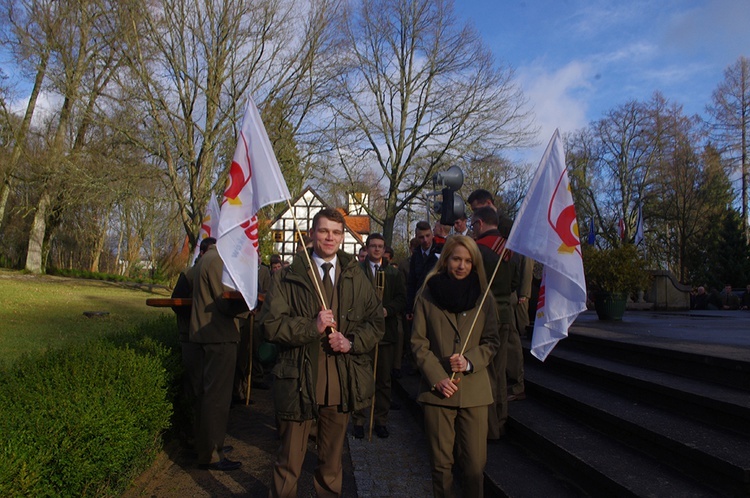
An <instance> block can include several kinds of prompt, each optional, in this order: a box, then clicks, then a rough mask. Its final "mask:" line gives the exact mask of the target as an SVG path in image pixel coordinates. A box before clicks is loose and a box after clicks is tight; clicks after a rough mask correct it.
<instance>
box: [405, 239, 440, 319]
mask: <svg viewBox="0 0 750 498" xmlns="http://www.w3.org/2000/svg"><path fill="white" fill-rule="evenodd" d="M442 249H443V246H442V245H439V244H436V243H435V242H433V243H432V246H430V250H429V252H428V253H427V255H426V256H425V255H424V253H423V252H422V248H421V247H417V248H416V249H414V251H412V253H411V258H410V259H409V277H408V280H407V281H406V313H411V312H412V309H413V308H414V298H415V297H417V293H418V292H419V289H420V288H421V287H422V284H423V283H424V278H425V277H426V276H427V274H428V273H430V270H432V268H433V267H434V266H435V263H437V260H438V258H439V257H440V251H441V250H442Z"/></svg>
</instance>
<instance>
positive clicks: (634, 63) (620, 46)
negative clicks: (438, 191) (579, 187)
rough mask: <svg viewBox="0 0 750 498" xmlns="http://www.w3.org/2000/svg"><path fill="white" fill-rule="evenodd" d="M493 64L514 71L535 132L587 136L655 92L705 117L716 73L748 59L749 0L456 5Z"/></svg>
mask: <svg viewBox="0 0 750 498" xmlns="http://www.w3.org/2000/svg"><path fill="white" fill-rule="evenodd" d="M455 9H456V12H457V14H458V16H459V17H460V18H461V19H464V20H468V21H470V22H472V23H473V24H474V26H475V27H476V28H477V30H478V31H479V32H480V34H481V35H482V38H483V39H484V40H485V42H486V43H487V44H488V45H489V47H490V49H491V50H492V52H493V54H494V55H495V58H496V60H498V61H504V62H505V63H508V64H510V65H511V66H512V67H514V68H515V70H516V80H517V82H518V83H519V84H520V85H521V87H522V88H523V90H524V93H525V95H526V97H527V98H528V99H529V101H530V104H531V105H532V107H533V110H534V113H535V115H536V124H537V125H538V126H540V127H541V132H540V135H539V142H540V145H539V147H537V148H535V149H533V150H529V151H526V152H524V153H523V154H522V155H521V158H522V159H524V160H527V161H529V162H532V163H533V165H534V166H536V163H537V162H538V161H539V159H540V158H541V154H542V152H543V149H544V147H545V146H546V144H547V142H548V141H549V139H550V137H551V136H552V132H553V131H554V129H555V128H559V129H560V131H561V132H562V133H565V132H570V131H573V130H576V129H578V128H582V127H585V126H586V125H587V124H588V123H589V122H591V121H593V120H597V119H600V118H602V117H603V116H604V113H605V112H606V111H608V110H610V109H612V108H614V107H616V106H618V105H619V104H622V103H625V102H626V101H628V100H630V99H638V100H646V99H648V98H650V97H651V95H652V94H653V92H654V91H656V90H659V91H661V92H662V93H663V94H664V96H665V97H666V98H667V99H669V100H671V101H674V102H677V103H680V104H682V105H683V107H684V111H685V113H686V114H701V115H704V110H705V107H706V105H707V104H709V103H710V101H711V93H712V92H713V90H714V89H715V88H716V86H717V85H718V84H719V82H720V81H721V80H722V79H723V75H724V70H725V69H726V68H727V67H728V66H729V65H731V64H733V63H734V62H735V61H736V60H737V59H738V58H739V57H740V56H741V55H744V56H746V57H750V0H649V1H643V0H619V1H613V0H526V1H512V0H456V3H455Z"/></svg>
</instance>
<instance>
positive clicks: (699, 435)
mask: <svg viewBox="0 0 750 498" xmlns="http://www.w3.org/2000/svg"><path fill="white" fill-rule="evenodd" d="M591 377H592V376H590V375H586V376H585V377H581V376H576V377H568V376H567V375H564V374H561V373H560V371H559V370H558V369H557V368H555V367H554V365H546V364H540V363H538V362H537V363H530V364H527V366H526V389H527V395H528V396H532V397H534V398H535V399H540V400H542V401H543V402H544V403H545V404H547V405H548V406H549V407H550V409H554V410H555V411H559V412H562V413H565V414H566V415H567V416H571V417H573V418H574V419H575V420H577V421H579V422H582V423H585V424H586V425H588V426H590V427H592V428H593V429H595V430H597V431H600V432H601V433H602V434H603V435H606V436H608V437H611V438H613V439H616V440H618V441H620V442H622V443H624V444H626V445H628V446H629V447H632V448H635V449H638V450H640V451H642V452H643V453H644V454H647V455H649V456H650V457H651V458H655V459H657V460H658V461H660V462H662V463H665V464H667V465H669V466H671V467H673V468H675V469H678V470H679V471H680V472H682V473H683V474H684V475H687V476H691V478H694V479H696V480H698V481H699V482H703V483H707V484H709V485H711V486H713V487H715V488H717V489H721V490H722V491H725V492H728V493H730V494H733V495H746V494H748V493H749V492H750V484H749V483H750V439H748V438H747V437H744V436H741V435H738V434H736V433H734V432H731V431H727V430H725V429H722V428H718V427H716V426H715V424H707V423H702V422H697V421H695V420H693V419H691V418H687V417H686V416H683V415H682V414H679V413H675V412H670V411H666V410H663V409H661V408H658V407H654V406H651V405H650V404H648V403H647V402H644V401H643V400H642V399H641V398H640V397H639V396H638V392H630V393H622V392H621V390H620V389H619V388H618V386H617V385H616V384H613V385H611V386H609V388H610V389H609V390H608V389H607V388H606V387H602V386H601V385H600V382H601V376H599V377H598V379H597V382H596V383H595V384H592V383H590V382H589V381H588V379H590V378H591ZM641 392H643V391H641ZM523 403H524V402H518V403H512V404H511V408H512V410H513V411H512V412H511V415H512V416H514V417H515V411H516V410H517V405H519V404H520V405H523Z"/></svg>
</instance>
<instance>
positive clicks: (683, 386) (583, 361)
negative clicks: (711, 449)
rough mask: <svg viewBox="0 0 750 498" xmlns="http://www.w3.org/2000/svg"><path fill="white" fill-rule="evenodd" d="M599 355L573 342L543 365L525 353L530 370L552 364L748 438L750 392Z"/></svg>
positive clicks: (599, 383)
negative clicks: (574, 346) (580, 347)
mask: <svg viewBox="0 0 750 498" xmlns="http://www.w3.org/2000/svg"><path fill="white" fill-rule="evenodd" d="M615 347H616V345H613V348H615ZM595 354H596V353H590V352H589V351H583V352H582V351H579V350H577V349H574V348H573V347H572V346H570V345H569V346H568V347H565V348H560V349H557V348H556V349H555V350H554V351H553V352H552V354H551V355H550V356H548V357H547V360H546V361H545V362H544V363H541V362H539V361H538V360H537V359H536V358H533V357H532V356H530V355H527V356H526V368H527V369H528V368H530V367H535V366H537V365H545V366H549V367H550V368H552V367H554V368H555V369H557V371H559V372H561V373H564V374H566V375H570V376H576V377H578V378H580V379H581V380H583V381H585V382H586V383H590V384H598V385H600V386H604V387H607V388H609V389H611V390H616V391H617V392H619V393H621V394H628V395H629V396H631V397H633V398H635V399H638V400H640V401H642V402H648V403H650V404H652V405H654V406H659V407H661V408H663V409H665V410H671V411H673V412H675V413H678V414H679V415H680V416H687V417H691V418H693V419H695V420H699V421H704V422H707V423H710V424H714V425H718V426H720V427H723V428H726V429H729V430H733V431H736V432H738V433H739V434H742V435H744V436H746V437H747V436H750V396H749V395H748V392H747V391H745V390H743V389H739V388H736V387H729V386H726V385H725V384H723V383H722V384H716V383H713V382H709V381H705V380H699V379H694V378H689V377H685V376H682V375H677V374H673V373H668V372H663V371H656V370H653V369H649V368H646V367H643V366H640V365H629V364H626V363H623V362H622V361H621V360H612V359H608V358H602V357H599V356H595ZM686 368H687V367H686Z"/></svg>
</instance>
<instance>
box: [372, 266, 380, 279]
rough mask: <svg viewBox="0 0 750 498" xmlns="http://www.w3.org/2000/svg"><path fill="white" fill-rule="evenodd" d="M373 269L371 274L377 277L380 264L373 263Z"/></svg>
mask: <svg viewBox="0 0 750 498" xmlns="http://www.w3.org/2000/svg"><path fill="white" fill-rule="evenodd" d="M374 268H375V271H374V272H373V275H374V276H375V278H376V279H377V278H378V270H380V265H374Z"/></svg>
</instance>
